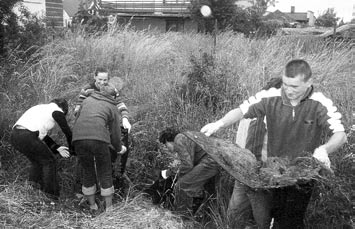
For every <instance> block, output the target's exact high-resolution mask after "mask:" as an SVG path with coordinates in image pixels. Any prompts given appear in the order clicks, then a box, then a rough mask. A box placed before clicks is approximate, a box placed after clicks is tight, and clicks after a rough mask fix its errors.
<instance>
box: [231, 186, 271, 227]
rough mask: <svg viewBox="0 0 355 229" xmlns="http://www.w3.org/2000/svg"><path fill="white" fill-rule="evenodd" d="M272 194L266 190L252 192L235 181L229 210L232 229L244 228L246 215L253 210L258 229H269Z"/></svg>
mask: <svg viewBox="0 0 355 229" xmlns="http://www.w3.org/2000/svg"><path fill="white" fill-rule="evenodd" d="M271 201H272V193H271V192H269V191H266V190H251V189H249V188H248V187H247V186H245V185H243V184H241V183H239V182H238V181H235V183H234V189H233V194H232V197H231V199H230V201H229V206H228V210H227V215H228V219H229V222H230V227H231V228H244V225H243V223H245V221H246V219H245V218H244V217H245V214H246V213H247V211H248V210H249V209H250V206H251V208H252V212H253V216H254V219H255V221H256V223H257V225H258V228H269V227H270V221H271V216H270V215H271Z"/></svg>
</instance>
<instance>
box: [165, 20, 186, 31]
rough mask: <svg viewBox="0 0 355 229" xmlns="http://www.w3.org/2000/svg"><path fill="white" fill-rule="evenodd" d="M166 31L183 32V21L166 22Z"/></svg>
mask: <svg viewBox="0 0 355 229" xmlns="http://www.w3.org/2000/svg"><path fill="white" fill-rule="evenodd" d="M166 31H174V32H179V31H184V21H183V20H167V21H166Z"/></svg>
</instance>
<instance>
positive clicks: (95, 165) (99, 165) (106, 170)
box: [73, 140, 112, 189]
mask: <svg viewBox="0 0 355 229" xmlns="http://www.w3.org/2000/svg"><path fill="white" fill-rule="evenodd" d="M73 144H74V148H75V151H76V153H77V155H78V157H79V164H80V165H81V166H82V168H83V170H82V171H83V180H82V182H83V184H82V185H83V186H84V187H92V186H95V185H96V183H97V182H98V183H99V184H100V187H101V189H109V188H111V187H112V165H111V154H110V150H109V147H108V144H107V143H105V142H102V141H96V140H80V141H75V142H74V143H73Z"/></svg>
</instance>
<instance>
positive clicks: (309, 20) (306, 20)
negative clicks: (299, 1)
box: [285, 6, 316, 26]
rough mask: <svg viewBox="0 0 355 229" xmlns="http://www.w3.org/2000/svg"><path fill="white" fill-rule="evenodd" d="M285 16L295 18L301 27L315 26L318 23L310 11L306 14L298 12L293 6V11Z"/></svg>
mask: <svg viewBox="0 0 355 229" xmlns="http://www.w3.org/2000/svg"><path fill="white" fill-rule="evenodd" d="M285 14H286V15H287V16H289V17H291V18H293V19H294V20H295V21H296V22H297V23H299V24H301V25H307V26H314V23H315V22H316V17H315V16H314V13H313V12H312V11H310V10H309V11H307V12H304V13H301V12H296V11H295V7H294V6H291V11H290V12H289V13H287V12H285Z"/></svg>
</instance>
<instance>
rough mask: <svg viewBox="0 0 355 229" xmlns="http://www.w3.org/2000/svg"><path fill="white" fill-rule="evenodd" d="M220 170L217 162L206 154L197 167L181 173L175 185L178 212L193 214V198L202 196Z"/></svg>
mask: <svg viewBox="0 0 355 229" xmlns="http://www.w3.org/2000/svg"><path fill="white" fill-rule="evenodd" d="M219 168H220V166H219V165H218V164H217V162H215V161H214V160H213V159H212V158H211V157H210V156H208V155H207V154H206V155H205V156H204V157H203V158H202V159H201V160H200V162H199V163H198V164H197V165H196V166H194V167H192V168H190V170H189V171H187V170H186V169H185V171H184V172H185V173H180V177H179V179H178V181H177V183H176V185H175V206H176V211H177V212H181V213H185V212H192V205H193V198H194V197H200V196H201V194H202V191H203V189H204V185H205V184H206V183H207V182H208V181H209V180H210V179H211V178H213V177H214V176H216V175H217V174H218V172H219Z"/></svg>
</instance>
